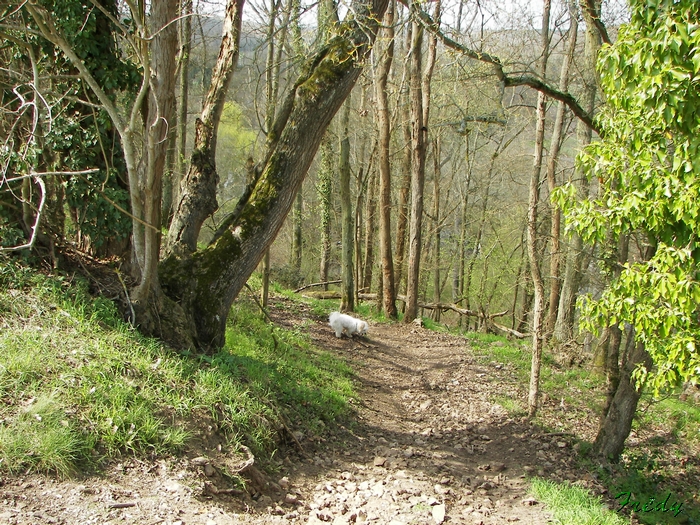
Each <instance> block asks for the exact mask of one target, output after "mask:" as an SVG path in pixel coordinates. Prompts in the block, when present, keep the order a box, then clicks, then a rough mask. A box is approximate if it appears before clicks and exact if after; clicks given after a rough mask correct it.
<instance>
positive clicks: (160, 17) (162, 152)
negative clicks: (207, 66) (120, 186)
mask: <svg viewBox="0 0 700 525" xmlns="http://www.w3.org/2000/svg"><path fill="white" fill-rule="evenodd" d="M150 17H151V19H150V23H151V24H152V27H151V34H153V39H152V42H151V48H150V55H151V60H152V68H151V81H150V83H151V89H150V97H149V103H148V107H147V118H146V145H145V156H146V159H147V161H146V163H145V165H144V170H143V173H142V178H141V184H140V186H139V188H140V189H141V202H142V203H143V219H144V222H145V223H146V224H148V225H150V227H143V225H142V224H139V225H138V228H139V229H142V231H143V240H144V254H143V260H142V261H140V262H141V280H140V282H139V284H138V286H137V288H136V289H135V290H134V291H133V292H132V299H133V302H134V303H135V306H137V305H138V306H139V307H141V308H143V309H144V310H145V309H146V308H148V302H150V301H151V300H153V299H154V297H155V296H159V295H160V284H159V282H158V261H159V258H160V241H161V234H160V225H161V199H162V192H163V173H164V171H165V157H166V154H167V147H168V141H167V135H168V124H169V123H172V122H173V121H174V118H173V117H174V113H175V74H174V72H175V53H176V50H177V25H176V24H172V22H173V20H175V18H177V3H176V2H168V1H165V0H161V1H158V2H153V4H152V5H151V15H150ZM132 190H133V188H132ZM139 303H140V304H139ZM144 321H146V318H144Z"/></svg>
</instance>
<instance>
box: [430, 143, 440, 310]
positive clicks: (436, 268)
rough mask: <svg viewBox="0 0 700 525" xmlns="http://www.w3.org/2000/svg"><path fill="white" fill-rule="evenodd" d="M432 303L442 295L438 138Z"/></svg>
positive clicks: (434, 171) (434, 161)
mask: <svg viewBox="0 0 700 525" xmlns="http://www.w3.org/2000/svg"><path fill="white" fill-rule="evenodd" d="M432 215H433V239H434V240H433V245H434V248H433V252H434V257H433V259H434V261H433V301H434V302H435V303H440V299H441V296H442V294H441V293H440V292H441V291H442V290H441V283H440V264H441V259H440V257H441V254H440V249H441V240H442V239H441V238H440V237H441V233H442V227H441V224H440V220H441V219H440V136H437V137H435V140H433V213H432ZM441 313H442V310H440V309H439V308H436V309H435V310H433V321H435V322H436V323H439V322H440V317H441Z"/></svg>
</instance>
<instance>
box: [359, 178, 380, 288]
mask: <svg viewBox="0 0 700 525" xmlns="http://www.w3.org/2000/svg"><path fill="white" fill-rule="evenodd" d="M367 176H368V178H369V181H368V183H367V196H366V199H367V200H366V203H365V204H366V206H365V220H364V232H365V235H364V237H365V239H364V245H365V246H364V247H365V254H364V258H363V261H362V275H359V276H358V278H357V280H358V281H359V282H360V283H362V285H361V288H362V289H363V290H364V291H366V292H368V291H370V289H371V288H372V278H373V277H374V272H373V270H374V240H375V239H376V238H377V232H376V229H377V228H376V225H377V221H376V216H377V187H378V185H379V181H378V180H377V179H378V173H377V171H376V170H372V171H371V172H370V173H368V174H367ZM358 249H359V247H358Z"/></svg>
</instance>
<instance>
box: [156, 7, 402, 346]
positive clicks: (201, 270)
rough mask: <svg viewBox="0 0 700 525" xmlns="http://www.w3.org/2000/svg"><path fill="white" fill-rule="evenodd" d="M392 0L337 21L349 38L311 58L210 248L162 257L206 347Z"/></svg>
mask: <svg viewBox="0 0 700 525" xmlns="http://www.w3.org/2000/svg"><path fill="white" fill-rule="evenodd" d="M387 1H388V0H376V1H375V2H374V3H372V4H371V5H364V4H363V3H362V2H358V3H357V4H353V6H352V12H353V13H354V14H355V16H354V17H352V18H351V19H350V20H349V21H347V22H344V23H342V24H340V25H339V27H338V34H342V35H343V37H342V38H341V37H335V38H333V39H332V40H331V41H330V42H329V44H328V45H327V46H325V47H324V48H323V49H322V50H321V51H319V52H318V53H316V54H315V55H314V56H313V57H312V58H311V59H310V61H309V62H308V65H307V67H306V68H305V71H304V73H303V74H302V75H301V76H300V77H299V78H298V79H297V81H296V83H295V84H294V87H293V89H292V91H291V92H290V94H289V96H288V97H287V99H286V101H285V103H284V104H283V106H282V107H281V108H280V111H279V112H278V116H277V119H276V121H275V125H274V126H273V129H272V130H270V134H269V139H268V147H267V148H268V149H267V154H266V156H265V159H264V161H263V162H262V163H261V171H260V176H259V177H258V179H257V181H256V183H255V184H254V185H252V187H249V188H248V189H247V191H246V192H245V194H244V195H243V197H242V198H241V200H240V201H239V203H238V205H237V206H236V210H235V211H234V213H233V214H232V215H230V216H229V217H227V218H226V219H224V221H223V222H222V225H221V227H220V229H219V230H218V231H217V232H216V234H215V235H214V238H213V240H212V242H211V244H210V245H209V247H208V248H206V249H204V250H200V251H198V252H195V253H193V254H191V255H185V256H180V257H178V256H175V255H171V256H170V257H169V258H168V259H166V260H165V261H163V263H162V264H161V277H162V281H163V288H164V289H165V290H166V292H167V293H168V295H169V296H170V297H172V298H173V299H176V300H178V301H180V302H181V304H182V305H183V308H184V310H185V312H186V313H187V315H188V316H189V317H190V318H191V319H192V320H193V322H194V325H195V327H196V333H195V334H193V340H194V342H195V344H196V345H197V346H198V347H199V348H200V349H201V350H204V351H213V350H215V349H217V348H220V347H221V346H222V345H223V344H224V338H225V328H226V319H227V317H228V313H229V309H230V307H231V304H232V303H233V301H234V299H235V298H236V297H237V295H238V293H239V292H240V290H241V289H242V288H243V286H244V285H245V282H246V281H247V279H248V277H249V276H250V274H251V273H252V272H253V271H254V269H255V267H256V266H257V264H258V263H259V262H260V259H261V257H262V255H263V253H264V251H265V250H266V249H267V248H268V247H269V246H270V244H272V241H273V240H274V239H275V236H276V235H277V233H278V232H279V229H280V228H281V227H282V224H283V222H284V220H285V218H286V216H287V214H288V213H289V210H290V208H291V206H292V203H293V202H294V197H295V196H296V192H297V191H298V190H299V188H300V186H301V183H302V182H303V180H304V177H305V175H306V172H307V170H308V168H309V165H310V164H311V162H312V160H313V158H314V156H315V154H316V151H317V150H318V147H319V144H320V142H321V139H322V137H323V134H324V133H325V130H326V128H327V127H328V125H329V123H330V122H331V119H332V118H333V116H334V115H335V113H336V112H337V111H338V109H339V108H340V106H341V105H342V103H343V101H344V100H345V99H346V98H347V96H348V95H349V93H350V91H351V90H352V88H353V86H354V85H355V82H356V80H357V78H358V76H359V74H360V72H361V65H360V64H361V63H362V61H363V60H364V59H365V57H366V55H367V52H368V50H369V48H370V46H371V44H372V42H373V40H374V36H375V35H376V31H377V28H378V20H381V18H382V17H383V15H384V11H385V9H386V6H387Z"/></svg>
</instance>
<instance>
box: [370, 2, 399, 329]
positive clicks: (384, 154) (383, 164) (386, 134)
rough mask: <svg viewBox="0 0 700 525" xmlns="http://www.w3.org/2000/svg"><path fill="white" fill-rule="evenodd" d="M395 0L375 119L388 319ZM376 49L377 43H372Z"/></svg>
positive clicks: (392, 314)
mask: <svg viewBox="0 0 700 525" xmlns="http://www.w3.org/2000/svg"><path fill="white" fill-rule="evenodd" d="M395 6H396V2H395V1H394V0H390V2H389V7H388V9H387V11H386V14H385V15H384V29H383V30H382V33H381V35H382V36H383V40H384V41H385V49H384V53H383V54H382V55H380V58H379V67H378V70H377V73H376V96H377V121H378V125H379V145H378V151H379V159H378V160H379V250H380V253H381V260H382V288H381V290H382V305H381V307H382V310H383V311H384V315H385V316H386V317H387V318H389V319H395V318H396V317H397V310H396V290H395V288H394V261H393V258H392V253H391V164H390V151H389V149H390V146H391V122H390V115H389V98H388V95H387V81H388V78H389V72H390V71H391V64H392V61H393V59H394V11H395V9H396V7H395ZM375 49H378V47H375Z"/></svg>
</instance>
